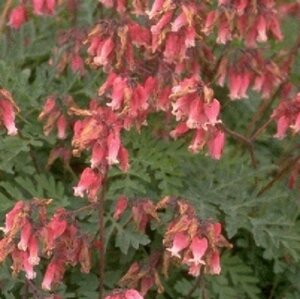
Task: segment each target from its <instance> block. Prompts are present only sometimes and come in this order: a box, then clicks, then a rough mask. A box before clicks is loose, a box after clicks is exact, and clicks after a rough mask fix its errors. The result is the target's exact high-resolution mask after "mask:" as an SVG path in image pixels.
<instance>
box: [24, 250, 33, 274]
mask: <svg viewBox="0 0 300 299" xmlns="http://www.w3.org/2000/svg"><path fill="white" fill-rule="evenodd" d="M22 259H23V268H24V271H25V273H26V278H27V279H34V278H35V277H36V272H35V271H34V270H33V265H32V264H31V263H29V260H28V253H27V252H22Z"/></svg>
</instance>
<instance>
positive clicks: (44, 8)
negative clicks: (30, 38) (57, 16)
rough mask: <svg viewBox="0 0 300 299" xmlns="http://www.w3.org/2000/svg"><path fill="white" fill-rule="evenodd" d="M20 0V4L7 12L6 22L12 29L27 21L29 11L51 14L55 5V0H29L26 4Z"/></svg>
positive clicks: (38, 13)
mask: <svg viewBox="0 0 300 299" xmlns="http://www.w3.org/2000/svg"><path fill="white" fill-rule="evenodd" d="M23 2H24V1H20V4H19V5H17V6H16V7H14V8H13V9H12V10H11V12H10V14H9V21H8V24H9V26H10V27H12V28H14V29H19V28H20V27H21V26H22V25H23V24H24V23H25V22H27V21H28V16H29V13H30V12H31V11H32V13H33V14H34V15H38V16H41V15H53V14H54V11H55V7H56V5H57V1H56V0H31V1H30V3H28V4H27V5H26V4H24V3H23ZM28 2H29V1H28Z"/></svg>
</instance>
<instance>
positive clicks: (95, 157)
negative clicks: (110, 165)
mask: <svg viewBox="0 0 300 299" xmlns="http://www.w3.org/2000/svg"><path fill="white" fill-rule="evenodd" d="M105 156H106V149H105V148H104V147H103V145H102V144H100V143H98V142H96V143H95V144H94V145H93V148H92V158H91V168H96V167H98V166H99V165H101V163H103V161H104V159H105Z"/></svg>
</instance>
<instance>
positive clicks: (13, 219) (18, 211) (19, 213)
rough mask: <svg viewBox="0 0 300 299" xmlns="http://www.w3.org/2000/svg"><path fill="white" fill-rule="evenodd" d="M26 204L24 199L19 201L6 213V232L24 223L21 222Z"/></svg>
mask: <svg viewBox="0 0 300 299" xmlns="http://www.w3.org/2000/svg"><path fill="white" fill-rule="evenodd" d="M24 206H25V204H24V202H23V201H18V202H17V203H16V204H15V206H14V207H13V209H12V210H11V211H9V212H8V213H7V214H6V215H5V228H4V232H5V233H6V234H7V233H9V232H10V231H11V230H14V229H16V228H17V226H19V225H21V224H22V223H20V222H22V219H23V218H24V213H23V209H24Z"/></svg>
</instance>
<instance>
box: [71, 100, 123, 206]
mask: <svg viewBox="0 0 300 299" xmlns="http://www.w3.org/2000/svg"><path fill="white" fill-rule="evenodd" d="M70 113H73V114H76V115H79V116H84V119H83V120H77V121H76V122H75V123H74V136H73V140H72V145H73V148H74V150H73V154H74V155H75V156H79V155H80V154H81V152H82V151H83V150H86V149H88V150H90V151H91V160H90V163H91V167H88V168H86V169H85V170H84V171H83V172H82V174H81V177H80V181H79V183H78V185H77V186H76V187H74V194H75V195H76V196H81V197H83V196H84V193H86V194H87V196H88V198H89V199H90V200H91V201H96V197H97V192H98V190H99V189H100V187H101V185H102V181H103V179H104V177H105V174H106V172H107V169H108V168H109V167H110V166H111V165H115V164H118V166H119V167H120V169H121V170H122V171H125V172H126V171H127V170H128V167H129V164H128V153H127V150H126V148H125V147H124V146H123V144H122V142H121V138H120V133H121V130H122V127H123V126H122V121H121V120H120V119H118V118H117V116H116V115H115V113H114V112H113V111H111V109H110V108H107V107H102V106H100V105H99V104H98V103H97V101H95V100H92V101H91V102H90V109H89V110H81V109H79V108H76V107H71V108H70Z"/></svg>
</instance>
